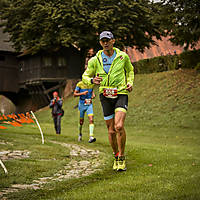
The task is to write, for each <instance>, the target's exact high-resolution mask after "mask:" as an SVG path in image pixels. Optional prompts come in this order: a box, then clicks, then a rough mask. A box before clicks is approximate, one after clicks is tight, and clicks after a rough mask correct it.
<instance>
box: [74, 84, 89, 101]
mask: <svg viewBox="0 0 200 200" xmlns="http://www.w3.org/2000/svg"><path fill="white" fill-rule="evenodd" d="M75 90H76V91H78V92H79V93H81V92H84V91H88V93H87V94H86V95H81V96H80V99H79V101H80V102H81V103H84V102H85V99H91V98H92V91H93V85H92V86H88V85H85V84H84V83H83V82H82V81H80V82H78V83H77V85H76V88H75Z"/></svg>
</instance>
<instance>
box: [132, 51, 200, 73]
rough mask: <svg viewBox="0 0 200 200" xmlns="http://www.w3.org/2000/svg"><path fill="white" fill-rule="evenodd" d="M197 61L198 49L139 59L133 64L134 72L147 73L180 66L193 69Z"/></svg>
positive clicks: (199, 59) (199, 52)
mask: <svg viewBox="0 0 200 200" xmlns="http://www.w3.org/2000/svg"><path fill="white" fill-rule="evenodd" d="M199 62H200V50H193V51H185V52H183V53H182V54H180V55H167V56H158V57H154V58H151V59H144V60H139V61H138V62H135V63H133V65H134V68H135V73H138V74H148V73H153V72H163V71H169V70H174V69H178V68H180V67H181V68H190V69H191V68H192V69H194V68H195V67H196V66H197V64H198V63H199ZM180 63H181V64H180ZM179 64H180V65H179Z"/></svg>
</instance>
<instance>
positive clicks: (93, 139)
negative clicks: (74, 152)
mask: <svg viewBox="0 0 200 200" xmlns="http://www.w3.org/2000/svg"><path fill="white" fill-rule="evenodd" d="M95 141H96V138H94V137H92V136H90V139H89V141H88V142H89V143H92V142H95Z"/></svg>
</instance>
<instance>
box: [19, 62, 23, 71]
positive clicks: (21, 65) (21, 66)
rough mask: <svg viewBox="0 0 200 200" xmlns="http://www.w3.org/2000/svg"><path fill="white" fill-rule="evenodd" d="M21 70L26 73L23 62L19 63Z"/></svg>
mask: <svg viewBox="0 0 200 200" xmlns="http://www.w3.org/2000/svg"><path fill="white" fill-rule="evenodd" d="M19 70H20V72H23V71H24V61H21V62H20V63H19Z"/></svg>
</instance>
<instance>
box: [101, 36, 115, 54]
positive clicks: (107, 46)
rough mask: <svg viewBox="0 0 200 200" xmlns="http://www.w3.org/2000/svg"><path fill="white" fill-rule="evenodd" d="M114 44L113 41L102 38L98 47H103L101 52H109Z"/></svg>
mask: <svg viewBox="0 0 200 200" xmlns="http://www.w3.org/2000/svg"><path fill="white" fill-rule="evenodd" d="M114 43H115V40H114V39H108V38H103V39H101V40H100V45H101V46H102V47H103V50H106V51H109V50H111V49H113V45H114Z"/></svg>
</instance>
